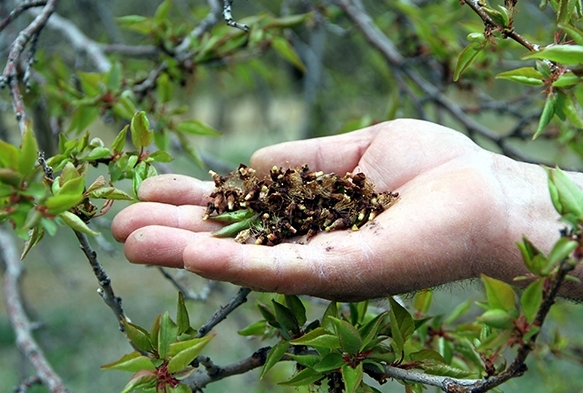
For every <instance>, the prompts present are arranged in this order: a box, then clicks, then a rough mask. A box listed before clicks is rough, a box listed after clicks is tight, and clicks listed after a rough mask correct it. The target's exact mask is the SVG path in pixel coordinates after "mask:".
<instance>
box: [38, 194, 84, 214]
mask: <svg viewBox="0 0 583 393" xmlns="http://www.w3.org/2000/svg"><path fill="white" fill-rule="evenodd" d="M82 200H83V195H69V194H65V195H56V196H51V197H48V198H47V200H46V201H45V203H44V205H45V207H46V208H47V212H48V213H49V214H54V215H57V214H61V213H63V212H64V211H67V210H69V209H71V208H72V207H74V206H77V205H78V204H79V203H81V201H82Z"/></svg>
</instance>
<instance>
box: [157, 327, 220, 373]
mask: <svg viewBox="0 0 583 393" xmlns="http://www.w3.org/2000/svg"><path fill="white" fill-rule="evenodd" d="M213 337H214V334H211V335H208V336H205V337H202V338H193V339H191V340H187V341H180V342H177V343H172V344H170V347H169V351H168V354H169V356H171V358H170V361H169V362H168V372H170V373H177V372H180V371H182V370H184V369H185V368H186V367H187V366H188V365H189V364H190V363H191V362H192V361H193V360H194V359H195V358H196V357H197V356H198V355H199V354H200V353H201V352H202V350H203V349H204V347H206V345H207V344H208V343H209V341H210V340H212V339H213Z"/></svg>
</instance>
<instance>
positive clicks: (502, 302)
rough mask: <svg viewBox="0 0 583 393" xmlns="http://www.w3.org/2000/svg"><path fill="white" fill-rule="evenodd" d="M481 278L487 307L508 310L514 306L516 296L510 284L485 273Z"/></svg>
mask: <svg viewBox="0 0 583 393" xmlns="http://www.w3.org/2000/svg"><path fill="white" fill-rule="evenodd" d="M481 279H482V282H483V283H484V286H485V287H486V297H487V299H488V306H489V308H493V309H501V310H505V311H510V310H512V309H514V308H515V307H516V297H515V294H514V291H513V290H512V288H511V287H510V285H508V284H506V283H505V282H503V281H500V280H496V279H495V278H491V277H488V276H486V275H485V274H482V275H481Z"/></svg>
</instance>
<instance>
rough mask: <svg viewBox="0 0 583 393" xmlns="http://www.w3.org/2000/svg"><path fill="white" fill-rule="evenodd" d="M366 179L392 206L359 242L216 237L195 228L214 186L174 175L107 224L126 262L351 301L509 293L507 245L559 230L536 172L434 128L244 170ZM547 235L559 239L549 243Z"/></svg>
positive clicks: (271, 156)
mask: <svg viewBox="0 0 583 393" xmlns="http://www.w3.org/2000/svg"><path fill="white" fill-rule="evenodd" d="M302 164H308V165H309V167H310V168H311V169H313V170H319V171H324V172H336V173H338V174H340V175H343V174H344V173H345V172H354V173H356V172H363V173H365V174H366V176H367V177H368V178H369V179H370V180H371V181H372V183H374V184H375V186H376V190H377V191H396V192H398V193H399V194H400V196H401V198H400V200H399V201H398V202H397V203H396V204H395V205H394V206H392V207H391V208H390V209H388V210H386V211H385V212H383V213H382V214H380V215H379V216H377V217H376V218H375V219H374V220H373V221H371V222H369V223H367V224H365V225H364V226H363V227H362V228H360V229H359V230H358V231H352V230H340V231H332V232H329V233H320V234H318V235H316V236H315V237H313V238H312V239H311V240H310V241H309V242H308V243H307V244H296V243H291V242H290V243H282V244H278V245H276V246H274V247H267V246H260V245H251V244H239V243H236V242H234V241H233V240H232V239H221V238H215V237H213V236H212V234H211V233H212V232H213V231H215V230H217V229H218V228H220V225H219V224H217V223H215V222H212V221H208V220H207V221H203V220H202V217H203V215H204V212H205V209H206V204H207V202H208V195H209V194H210V193H211V192H212V190H213V188H214V185H213V183H212V182H210V181H208V182H206V181H200V180H197V179H194V178H191V177H187V176H181V175H162V176H157V177H153V178H149V179H146V180H145V181H144V182H143V183H142V185H141V187H140V189H139V198H140V200H141V201H142V202H140V203H137V204H135V205H132V206H129V207H128V208H126V209H124V210H123V211H122V212H120V213H119V214H118V215H117V216H116V217H115V219H114V222H113V227H112V231H113V234H114V236H115V238H116V239H117V240H118V241H121V242H125V254H126V256H127V258H128V260H129V261H131V262H134V263H141V264H153V265H161V266H169V267H177V268H185V269H187V270H189V271H192V272H194V273H197V274H199V275H201V276H203V277H206V278H210V279H215V280H222V281H230V282H232V283H235V284H239V285H243V286H246V287H250V288H252V289H255V290H261V291H268V292H279V293H284V294H306V295H314V296H319V297H324V298H328V299H335V300H359V299H366V298H373V297H380V296H383V295H387V294H396V293H402V292H409V291H413V290H417V289H421V288H427V287H432V286H436V285H440V284H444V283H447V282H452V281H457V280H462V279H468V278H474V277H478V276H479V274H480V273H485V274H488V275H490V276H493V277H495V278H499V279H502V280H506V281H510V280H511V279H512V278H513V277H515V276H517V275H519V274H522V273H524V272H525V268H524V267H523V266H522V261H521V258H520V253H519V251H518V248H517V247H516V245H515V242H517V241H519V240H520V239H521V237H522V235H526V236H527V237H528V238H529V239H531V240H532V241H533V242H535V244H537V245H538V246H539V247H541V248H542V249H543V250H545V249H547V250H548V249H549V248H550V247H551V246H552V244H553V243H554V241H555V240H556V239H557V238H558V229H559V228H560V225H559V224H558V222H557V218H558V215H557V213H556V212H555V211H554V209H553V207H552V204H551V201H550V197H549V196H548V191H547V188H546V175H545V173H544V170H543V169H542V168H540V167H538V166H536V165H530V164H524V163H519V162H516V161H513V160H511V159H508V158H506V157H504V156H500V155H497V154H494V153H491V152H488V151H486V150H484V149H482V148H480V147H479V146H477V145H476V144H474V143H473V142H472V141H471V140H470V139H469V138H467V137H466V136H464V135H463V134H461V133H458V132H456V131H453V130H451V129H449V128H445V127H442V126H439V125H436V124H433V123H428V122H423V121H418V120H397V121H392V122H386V123H382V124H378V125H376V126H373V127H369V128H366V129H362V130H359V131H354V132H351V133H348V134H343V135H338V136H332V137H326V138H318V139H311V140H303V141H297V142H287V143H283V144H279V145H274V146H270V147H267V148H264V149H261V150H259V151H257V152H256V153H255V154H254V155H253V157H252V158H251V163H250V166H251V167H253V168H255V169H256V170H257V171H258V173H265V174H267V173H268V171H269V169H270V168H272V167H273V166H274V165H278V166H284V167H286V166H299V165H302ZM553 234H555V236H553Z"/></svg>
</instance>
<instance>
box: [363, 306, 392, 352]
mask: <svg viewBox="0 0 583 393" xmlns="http://www.w3.org/2000/svg"><path fill="white" fill-rule="evenodd" d="M388 314H389V313H388V312H383V313H381V314H378V315H376V316H375V317H374V318H373V319H371V320H370V321H368V322H367V323H366V324H365V325H364V326H363V327H361V328H360V329H358V332H359V334H360V336H361V337H362V346H361V347H360V351H364V350H366V349H369V343H371V342H373V343H374V341H373V340H374V339H375V338H377V336H378V335H379V330H380V329H381V328H382V327H383V325H384V323H385V319H386V317H387V316H388Z"/></svg>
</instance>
